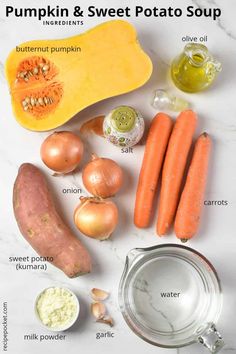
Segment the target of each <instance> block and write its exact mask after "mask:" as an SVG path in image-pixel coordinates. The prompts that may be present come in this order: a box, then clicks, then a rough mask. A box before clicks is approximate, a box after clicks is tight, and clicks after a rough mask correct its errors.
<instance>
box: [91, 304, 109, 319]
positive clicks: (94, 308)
mask: <svg viewBox="0 0 236 354" xmlns="http://www.w3.org/2000/svg"><path fill="white" fill-rule="evenodd" d="M91 312H92V314H93V316H94V317H95V318H96V319H97V320H100V319H102V318H104V316H105V314H106V307H105V305H104V304H103V303H102V302H94V303H92V304H91Z"/></svg>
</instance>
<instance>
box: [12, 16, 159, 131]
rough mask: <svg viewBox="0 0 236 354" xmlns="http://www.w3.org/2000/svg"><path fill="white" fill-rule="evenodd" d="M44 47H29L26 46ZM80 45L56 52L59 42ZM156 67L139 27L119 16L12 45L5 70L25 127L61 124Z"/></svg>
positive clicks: (137, 81)
mask: <svg viewBox="0 0 236 354" xmlns="http://www.w3.org/2000/svg"><path fill="white" fill-rule="evenodd" d="M27 47H29V48H40V50H41V49H42V48H45V52H43V53H42V50H41V52H36V53H35V52H34V53H32V55H31V53H25V52H23V50H25V48H27ZM70 47H71V48H80V50H77V51H75V52H69V53H66V52H63V51H59V52H56V51H54V52H53V53H52V51H53V50H54V49H55V48H70ZM151 73H152V63H151V60H150V58H149V57H148V56H147V54H145V52H144V51H143V50H142V48H141V47H140V45H139V43H138V41H137V37H136V31H135V28H134V27H133V26H132V25H131V24H130V23H128V22H126V21H121V20H114V21H109V22H105V23H103V24H101V25H98V26H97V27H95V28H93V29H91V30H89V31H87V32H85V33H83V34H80V35H78V36H75V37H71V38H66V39H61V40H34V41H31V42H26V43H23V44H21V45H20V46H19V47H18V51H16V49H15V50H13V51H12V52H11V53H10V55H9V57H8V59H7V61H6V76H7V80H8V83H9V86H10V92H11V95H12V106H13V111H14V115H15V117H16V119H17V121H18V122H19V123H20V124H21V125H22V126H23V127H25V128H27V129H30V130H35V131H45V130H50V129H53V128H56V127H58V126H60V125H62V124H64V123H65V122H67V121H68V120H69V119H70V118H71V117H73V116H74V115H75V114H76V113H77V112H79V111H81V110H82V109H84V108H86V107H88V106H90V105H92V104H93V103H96V102H98V101H101V100H103V99H105V98H108V97H112V96H116V95H120V94H123V93H126V92H129V91H132V90H134V89H137V88H138V87H140V86H142V85H143V84H144V83H145V82H146V81H147V80H148V79H149V77H150V75H151Z"/></svg>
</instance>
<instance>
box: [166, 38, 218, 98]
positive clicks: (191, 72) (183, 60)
mask: <svg viewBox="0 0 236 354" xmlns="http://www.w3.org/2000/svg"><path fill="white" fill-rule="evenodd" d="M221 69H222V66H221V63H220V62H218V61H217V60H216V59H214V58H213V57H212V55H211V54H210V53H209V51H208V49H207V47H206V46H204V45H203V44H199V43H189V44H187V45H186V46H185V47H184V51H183V53H181V54H180V55H179V56H178V57H177V58H175V59H174V60H173V62H172V64H171V77H172V80H173V81H174V83H175V85H176V86H177V87H178V88H179V89H180V90H182V91H186V92H198V91H202V90H204V89H206V88H207V87H208V86H210V85H211V84H212V82H213V81H214V80H215V78H216V76H217V73H218V72H220V71H221Z"/></svg>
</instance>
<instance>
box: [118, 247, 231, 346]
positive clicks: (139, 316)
mask: <svg viewBox="0 0 236 354" xmlns="http://www.w3.org/2000/svg"><path fill="white" fill-rule="evenodd" d="M119 304H120V308H121V312H122V314H123V317H124V319H125V321H126V322H127V324H128V325H129V327H130V328H131V329H132V330H133V331H134V333H136V334H137V335H138V336H139V337H141V338H142V339H144V340H145V341H147V342H149V343H151V344H154V345H156V346H159V347H164V348H179V347H183V346H186V345H189V344H192V343H194V342H199V343H202V344H203V345H204V346H205V347H206V348H208V349H209V350H210V352H211V353H217V352H218V351H219V350H220V349H221V348H222V347H223V345H224V342H223V340H222V337H221V335H220V334H219V333H218V331H217V330H216V327H215V323H216V322H217V319H218V317H219V315H220V312H221V307H222V293H221V286H220V281H219V278H218V276H217V273H216V271H215V269H214V267H213V266H212V265H211V263H210V262H209V261H208V260H207V259H206V258H205V257H204V256H203V255H201V254H200V253H198V252H197V251H195V250H193V249H192V248H189V247H186V246H182V245H175V244H164V245H160V246H154V247H150V248H146V249H142V248H136V249H133V250H131V251H130V252H129V253H128V255H127V258H126V264H125V269H124V272H123V275H122V278H121V281H120V286H119Z"/></svg>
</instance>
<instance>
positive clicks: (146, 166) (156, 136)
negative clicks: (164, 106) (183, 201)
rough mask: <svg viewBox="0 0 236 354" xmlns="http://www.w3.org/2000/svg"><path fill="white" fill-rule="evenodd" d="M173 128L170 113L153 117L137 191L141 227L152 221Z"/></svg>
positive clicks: (137, 216) (136, 211)
mask: <svg viewBox="0 0 236 354" xmlns="http://www.w3.org/2000/svg"><path fill="white" fill-rule="evenodd" d="M171 129H172V120H171V118H170V117H169V116H168V115H166V114H164V113H158V114H157V115H156V116H155V117H154V118H153V120H152V123H151V126H150V129H149V133H148V138H147V142H146V148H145V152H144V157H143V163H142V167H141V170H140V174H139V181H138V187H137V192H136V201H135V209H134V224H135V225H136V226H137V227H140V228H143V227H147V226H148V225H149V222H150V218H151V212H152V205H153V199H154V196H155V193H156V188H157V183H158V179H159V175H160V171H161V167H162V163H163V160H164V155H165V151H166V147H167V144H168V140H169V137H170V133H171Z"/></svg>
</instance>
